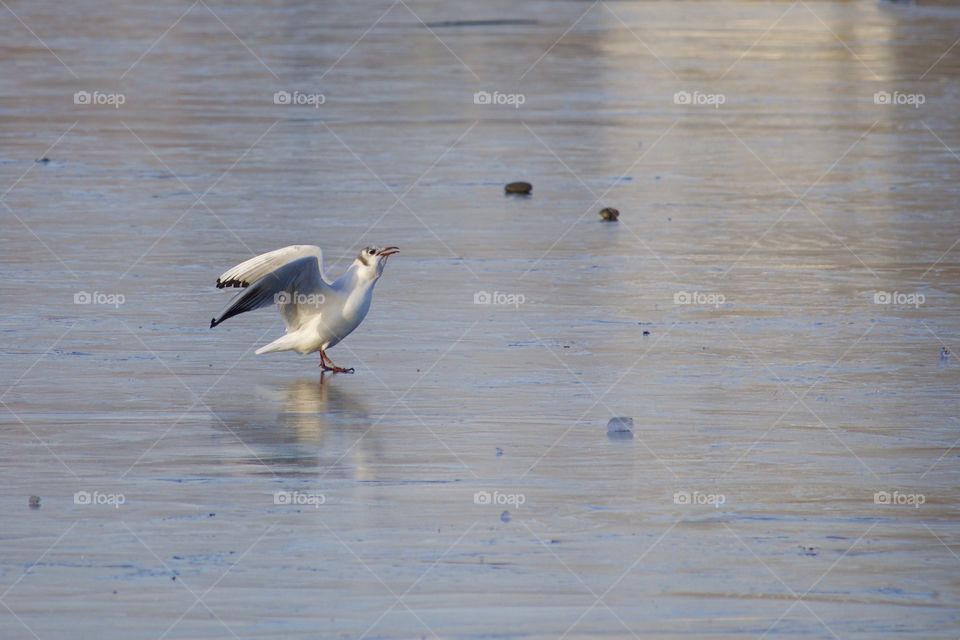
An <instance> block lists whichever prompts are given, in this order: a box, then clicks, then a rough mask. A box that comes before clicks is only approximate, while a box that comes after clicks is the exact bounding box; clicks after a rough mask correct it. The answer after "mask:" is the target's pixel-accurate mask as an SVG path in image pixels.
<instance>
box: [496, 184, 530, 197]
mask: <svg viewBox="0 0 960 640" xmlns="http://www.w3.org/2000/svg"><path fill="white" fill-rule="evenodd" d="M503 190H504V191H505V192H506V193H511V194H519V195H530V192H531V191H533V185H532V184H530V183H529V182H511V183H510V184H508V185H507V186H505V187H504V188H503Z"/></svg>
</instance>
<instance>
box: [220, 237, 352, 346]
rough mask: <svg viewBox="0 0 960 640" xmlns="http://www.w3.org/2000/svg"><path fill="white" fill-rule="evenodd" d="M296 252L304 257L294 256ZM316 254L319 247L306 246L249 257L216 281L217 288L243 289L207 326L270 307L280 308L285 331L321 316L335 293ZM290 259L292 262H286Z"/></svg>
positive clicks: (318, 251) (286, 248) (294, 328)
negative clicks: (311, 318) (232, 287)
mask: <svg viewBox="0 0 960 640" xmlns="http://www.w3.org/2000/svg"><path fill="white" fill-rule="evenodd" d="M295 253H302V254H304V255H301V256H300V257H296V256H295ZM319 253H320V249H319V248H317V247H311V246H306V245H297V246H292V247H285V248H283V249H278V250H277V251H272V252H270V253H265V254H263V255H262V256H257V257H256V258H251V259H250V260H247V261H246V262H244V263H242V264H239V265H237V266H236V267H234V268H232V269H230V270H229V271H227V272H225V273H224V274H223V275H222V276H220V278H219V279H218V281H217V283H218V284H217V286H218V287H221V288H222V287H223V286H235V287H246V289H245V290H244V291H241V292H240V293H239V294H238V295H237V296H236V297H234V299H233V300H231V301H230V304H229V305H228V306H227V308H226V309H224V311H223V313H221V314H220V317H218V318H214V319H213V320H212V321H211V322H210V327H211V328H213V327H215V326H217V325H218V324H220V323H221V322H223V321H224V320H226V319H228V318H232V317H233V316H236V315H239V314H241V313H245V312H247V311H253V310H254V309H261V308H263V307H267V306H270V305H272V304H277V306H278V307H279V309H280V314H281V315H282V316H283V320H284V323H285V324H286V325H287V330H288V331H293V330H296V329H297V328H298V327H299V326H300V325H301V324H302V323H303V321H304V320H305V319H306V318H309V317H313V316H316V315H318V314H320V313H321V312H322V308H323V306H324V305H325V303H326V301H327V300H328V299H329V297H330V296H331V295H335V292H334V290H333V288H332V287H331V285H330V283H329V282H327V281H326V279H325V278H324V277H323V272H322V267H321V264H322V263H321V257H320V256H319V255H316V254H319ZM291 256H292V258H293V259H291V260H289V261H288V260H287V259H288V258H290V257H291ZM268 265H273V267H272V268H270V267H269V266H268ZM221 283H222V285H221ZM233 283H236V284H233Z"/></svg>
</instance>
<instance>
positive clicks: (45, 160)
mask: <svg viewBox="0 0 960 640" xmlns="http://www.w3.org/2000/svg"><path fill="white" fill-rule="evenodd" d="M37 162H39V163H40V164H47V163H49V162H50V158H39V159H38V160H37Z"/></svg>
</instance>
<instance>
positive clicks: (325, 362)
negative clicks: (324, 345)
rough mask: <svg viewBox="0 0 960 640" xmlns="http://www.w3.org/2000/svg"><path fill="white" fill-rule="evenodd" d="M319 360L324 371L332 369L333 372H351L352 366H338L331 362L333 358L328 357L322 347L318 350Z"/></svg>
mask: <svg viewBox="0 0 960 640" xmlns="http://www.w3.org/2000/svg"><path fill="white" fill-rule="evenodd" d="M320 362H321V365H320V366H322V367H323V370H324V371H332V372H334V373H353V367H338V366H337V365H335V364H333V360H331V359H330V356H328V355H327V354H326V353H324V351H323V349H321V350H320Z"/></svg>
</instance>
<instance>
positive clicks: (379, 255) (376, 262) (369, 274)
mask: <svg viewBox="0 0 960 640" xmlns="http://www.w3.org/2000/svg"><path fill="white" fill-rule="evenodd" d="M399 252H400V249H399V248H397V247H366V248H364V249H362V250H361V251H360V255H358V256H357V259H356V260H354V261H353V264H354V266H355V267H356V269H357V274H358V275H359V276H360V277H361V278H362V279H364V280H376V279H377V278H379V277H380V276H381V274H383V267H384V266H386V264H387V258H389V257H390V256H392V255H393V254H395V253H399Z"/></svg>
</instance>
